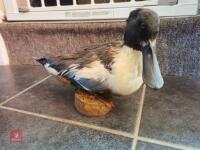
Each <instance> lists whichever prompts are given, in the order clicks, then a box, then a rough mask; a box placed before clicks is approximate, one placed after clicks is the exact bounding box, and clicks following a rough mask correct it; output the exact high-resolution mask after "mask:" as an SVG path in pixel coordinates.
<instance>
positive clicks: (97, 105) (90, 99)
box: [75, 89, 113, 117]
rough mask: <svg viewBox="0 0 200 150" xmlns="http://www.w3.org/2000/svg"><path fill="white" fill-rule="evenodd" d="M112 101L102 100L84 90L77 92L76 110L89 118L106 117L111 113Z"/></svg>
mask: <svg viewBox="0 0 200 150" xmlns="http://www.w3.org/2000/svg"><path fill="white" fill-rule="evenodd" d="M112 107H113V104H112V101H108V100H105V99H103V98H100V97H99V96H98V95H97V94H93V93H88V92H86V91H83V90H80V89H79V90H76V91H75V108H76V109H77V111H78V112H79V113H81V114H83V115H86V116H89V117H97V116H104V115H106V114H107V113H109V112H110V111H111V109H112Z"/></svg>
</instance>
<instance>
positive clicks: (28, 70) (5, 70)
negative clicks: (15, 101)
mask: <svg viewBox="0 0 200 150" xmlns="http://www.w3.org/2000/svg"><path fill="white" fill-rule="evenodd" d="M0 70H1V71H0V102H2V101H4V100H6V99H8V98H10V97H11V96H13V95H15V94H16V93H18V92H20V91H21V90H23V89H25V88H27V87H28V86H30V85H32V84H34V83H36V82H37V81H39V80H41V79H43V78H44V77H46V76H47V74H46V73H45V71H44V70H43V69H42V68H41V67H40V66H31V65H22V66H0Z"/></svg>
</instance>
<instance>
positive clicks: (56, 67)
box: [38, 42, 143, 95]
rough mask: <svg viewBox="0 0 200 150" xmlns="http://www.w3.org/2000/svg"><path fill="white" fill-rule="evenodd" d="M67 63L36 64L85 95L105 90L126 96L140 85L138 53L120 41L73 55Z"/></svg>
mask: <svg viewBox="0 0 200 150" xmlns="http://www.w3.org/2000/svg"><path fill="white" fill-rule="evenodd" d="M83 53H84V54H85V55H82V54H83ZM80 55H82V57H79V56H80ZM80 58H81V59H80ZM67 60H68V59H66V58H63V57H54V58H51V57H48V58H41V59H39V60H38V61H39V62H40V63H42V64H43V66H44V68H45V69H46V70H47V71H48V72H49V73H50V74H52V75H54V76H59V77H62V78H65V79H67V80H69V81H70V82H71V83H72V84H73V85H74V86H76V87H79V88H81V89H84V90H86V91H89V92H95V93H104V92H105V91H109V92H111V93H113V94H117V95H130V94H132V93H133V92H135V91H137V90H138V89H139V88H140V86H141V85H142V83H143V80H142V52H141V51H137V50H133V49H132V48H130V47H128V46H126V45H124V44H123V43H122V42H113V43H108V44H102V45H99V46H96V47H94V48H89V49H85V50H83V52H82V53H79V54H77V58H74V60H73V61H72V63H69V64H67ZM42 61H43V62H42Z"/></svg>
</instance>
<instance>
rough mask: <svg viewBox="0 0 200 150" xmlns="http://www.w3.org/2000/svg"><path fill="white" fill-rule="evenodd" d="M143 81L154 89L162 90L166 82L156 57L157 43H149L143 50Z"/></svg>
mask: <svg viewBox="0 0 200 150" xmlns="http://www.w3.org/2000/svg"><path fill="white" fill-rule="evenodd" d="M142 52H143V81H144V83H145V84H146V85H147V86H149V87H150V88H153V89H160V88H162V86H163V85H164V80H163V77H162V75H161V72H160V67H159V64H158V60H157V56H156V43H155V42H154V43H152V42H149V44H148V45H146V46H145V47H144V48H143V50H142Z"/></svg>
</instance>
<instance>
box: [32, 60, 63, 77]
mask: <svg viewBox="0 0 200 150" xmlns="http://www.w3.org/2000/svg"><path fill="white" fill-rule="evenodd" d="M35 60H36V61H37V62H38V63H40V64H41V65H42V66H43V67H44V68H45V69H46V70H47V72H48V73H49V74H51V75H54V76H57V75H58V74H59V71H60V70H59V68H58V65H56V64H54V63H53V62H52V61H51V60H49V59H47V58H45V57H42V58H39V59H35Z"/></svg>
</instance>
